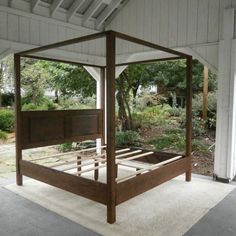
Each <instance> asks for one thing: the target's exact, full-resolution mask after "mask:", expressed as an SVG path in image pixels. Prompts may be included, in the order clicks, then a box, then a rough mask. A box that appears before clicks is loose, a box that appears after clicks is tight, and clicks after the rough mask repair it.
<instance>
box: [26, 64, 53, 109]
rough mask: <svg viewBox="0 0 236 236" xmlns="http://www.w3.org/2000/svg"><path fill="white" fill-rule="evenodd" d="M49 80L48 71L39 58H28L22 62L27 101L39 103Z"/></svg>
mask: <svg viewBox="0 0 236 236" xmlns="http://www.w3.org/2000/svg"><path fill="white" fill-rule="evenodd" d="M48 81H49V73H48V71H47V70H46V69H45V68H43V67H42V66H41V64H40V63H39V62H38V61H37V60H33V59H27V60H24V61H23V62H22V72H21V84H22V88H23V90H24V97H25V99H24V100H25V102H26V103H33V104H35V105H39V104H40V103H41V101H42V98H43V97H44V91H45V89H46V88H47V84H48Z"/></svg>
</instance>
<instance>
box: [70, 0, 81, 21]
mask: <svg viewBox="0 0 236 236" xmlns="http://www.w3.org/2000/svg"><path fill="white" fill-rule="evenodd" d="M83 3H84V0H74V2H73V4H72V5H71V7H70V8H69V9H68V11H67V13H66V16H67V21H70V20H71V18H72V17H73V16H74V15H75V13H76V11H78V9H79V8H80V7H81V5H82V4H83Z"/></svg>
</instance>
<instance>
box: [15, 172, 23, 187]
mask: <svg viewBox="0 0 236 236" xmlns="http://www.w3.org/2000/svg"><path fill="white" fill-rule="evenodd" d="M16 184H17V185H18V186H22V185H23V175H21V174H20V173H18V172H17V173H16Z"/></svg>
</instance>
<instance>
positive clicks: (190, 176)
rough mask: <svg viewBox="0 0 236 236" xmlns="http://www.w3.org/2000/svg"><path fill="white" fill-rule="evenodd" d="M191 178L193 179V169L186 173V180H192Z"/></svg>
mask: <svg viewBox="0 0 236 236" xmlns="http://www.w3.org/2000/svg"><path fill="white" fill-rule="evenodd" d="M191 179H192V173H191V171H187V172H186V173H185V181H187V182H190V181H191Z"/></svg>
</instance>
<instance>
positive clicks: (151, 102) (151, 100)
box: [134, 92, 167, 111]
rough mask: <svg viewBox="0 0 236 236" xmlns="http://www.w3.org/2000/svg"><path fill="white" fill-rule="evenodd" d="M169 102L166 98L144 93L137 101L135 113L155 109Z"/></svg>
mask: <svg viewBox="0 0 236 236" xmlns="http://www.w3.org/2000/svg"><path fill="white" fill-rule="evenodd" d="M166 102H167V99H166V97H164V96H162V95H159V94H155V93H150V92H143V93H142V94H140V95H139V96H137V98H136V99H135V104H134V108H135V111H143V110H144V109H145V108H146V107H153V106H156V105H162V104H165V103H166Z"/></svg>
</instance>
